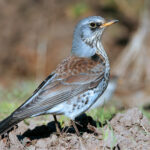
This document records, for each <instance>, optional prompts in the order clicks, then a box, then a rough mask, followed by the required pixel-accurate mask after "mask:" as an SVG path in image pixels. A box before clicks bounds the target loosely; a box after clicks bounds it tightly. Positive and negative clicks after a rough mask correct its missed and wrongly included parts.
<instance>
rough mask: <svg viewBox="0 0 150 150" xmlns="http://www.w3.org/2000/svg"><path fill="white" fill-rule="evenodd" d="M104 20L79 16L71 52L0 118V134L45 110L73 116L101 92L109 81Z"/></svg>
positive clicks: (45, 111)
mask: <svg viewBox="0 0 150 150" xmlns="http://www.w3.org/2000/svg"><path fill="white" fill-rule="evenodd" d="M115 22H117V20H112V21H109V22H106V21H105V19H104V18H102V17H100V16H92V17H88V18H85V19H83V20H81V21H80V22H79V23H78V24H77V26H76V27H75V30H74V36H73V42H72V49H71V55H70V56H68V57H67V58H66V59H64V60H63V61H62V63H61V64H59V65H58V66H57V68H56V70H55V71H54V72H52V73H51V74H50V75H49V76H48V77H47V78H46V79H45V80H44V81H43V82H42V83H41V84H40V85H39V87H38V88H37V89H36V90H35V92H34V93H33V95H32V96H31V97H30V98H29V99H27V101H26V102H24V103H23V104H22V105H21V106H20V107H19V108H17V109H16V110H15V111H14V112H13V113H12V114H11V115H10V116H8V117H7V118H6V119H4V120H3V121H1V122H0V135H2V134H4V133H5V132H6V131H8V130H9V129H10V128H12V127H13V126H14V125H15V124H17V123H19V122H20V121H22V120H24V119H26V118H29V117H35V116H39V115H44V114H53V115H54V119H55V121H56V123H57V119H56V115H65V116H67V117H69V118H70V119H71V120H72V123H73V126H74V128H75V130H76V133H77V134H78V135H79V131H78V129H77V127H76V125H75V123H74V122H73V120H74V119H75V118H76V117H77V116H79V115H80V114H82V113H83V112H85V111H87V110H88V109H89V108H90V107H91V106H92V105H93V104H94V103H95V102H96V101H97V99H98V98H99V97H100V96H101V95H102V94H103V92H104V91H105V89H106V87H107V85H108V81H109V72H110V66H109V60H108V57H107V54H106V52H105V50H104V48H103V46H102V43H101V35H102V33H103V31H104V29H105V27H107V26H109V25H111V24H113V23H115ZM56 125H57V126H58V124H56Z"/></svg>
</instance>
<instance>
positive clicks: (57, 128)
mask: <svg viewBox="0 0 150 150" xmlns="http://www.w3.org/2000/svg"><path fill="white" fill-rule="evenodd" d="M53 117H54V121H55V126H56V131H57V134H59V135H60V134H61V131H60V128H59V124H58V121H57V118H56V115H53Z"/></svg>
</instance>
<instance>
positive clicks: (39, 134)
mask: <svg viewBox="0 0 150 150" xmlns="http://www.w3.org/2000/svg"><path fill="white" fill-rule="evenodd" d="M75 122H77V123H76V125H77V128H78V130H79V132H80V134H81V135H82V134H83V133H84V132H87V133H93V131H91V130H89V129H88V124H90V125H92V126H94V127H96V125H97V124H99V126H101V123H100V122H96V121H94V120H93V119H92V117H90V116H87V115H86V114H82V115H80V116H79V117H77V118H76V119H75ZM59 127H60V124H59ZM60 129H61V132H62V133H63V132H65V133H74V134H76V133H75V129H74V128H73V126H66V127H64V128H61V127H60ZM53 133H56V126H55V122H54V121H52V122H49V123H48V124H47V125H41V126H37V127H35V128H34V129H32V130H30V129H28V130H27V131H25V132H24V133H23V134H22V135H18V139H19V140H22V139H24V138H26V137H27V138H29V139H30V140H37V139H42V138H47V137H49V136H50V135H51V134H53Z"/></svg>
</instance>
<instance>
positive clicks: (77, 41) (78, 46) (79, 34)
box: [72, 16, 116, 57]
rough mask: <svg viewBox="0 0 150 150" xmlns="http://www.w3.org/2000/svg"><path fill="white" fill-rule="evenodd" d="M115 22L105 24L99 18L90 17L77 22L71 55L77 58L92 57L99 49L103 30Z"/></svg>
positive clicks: (103, 20) (102, 19)
mask: <svg viewBox="0 0 150 150" xmlns="http://www.w3.org/2000/svg"><path fill="white" fill-rule="evenodd" d="M115 22H116V20H112V21H110V22H106V21H105V19H104V18H102V17H100V16H91V17H88V18H85V19H83V20H81V21H79V23H78V24H77V26H76V27H75V30H74V36H73V43H72V54H73V55H76V56H79V57H91V56H93V55H94V54H95V53H96V51H97V50H99V49H100V47H99V45H101V44H100V39H101V35H102V33H103V31H104V28H105V27H106V26H109V25H111V24H113V23H115Z"/></svg>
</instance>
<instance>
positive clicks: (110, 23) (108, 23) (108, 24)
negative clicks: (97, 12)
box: [100, 20, 118, 28]
mask: <svg viewBox="0 0 150 150" xmlns="http://www.w3.org/2000/svg"><path fill="white" fill-rule="evenodd" d="M116 22H118V20H111V21H109V22H106V23H103V24H102V25H101V26H100V27H101V28H103V27H107V26H110V25H112V24H114V23H116Z"/></svg>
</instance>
